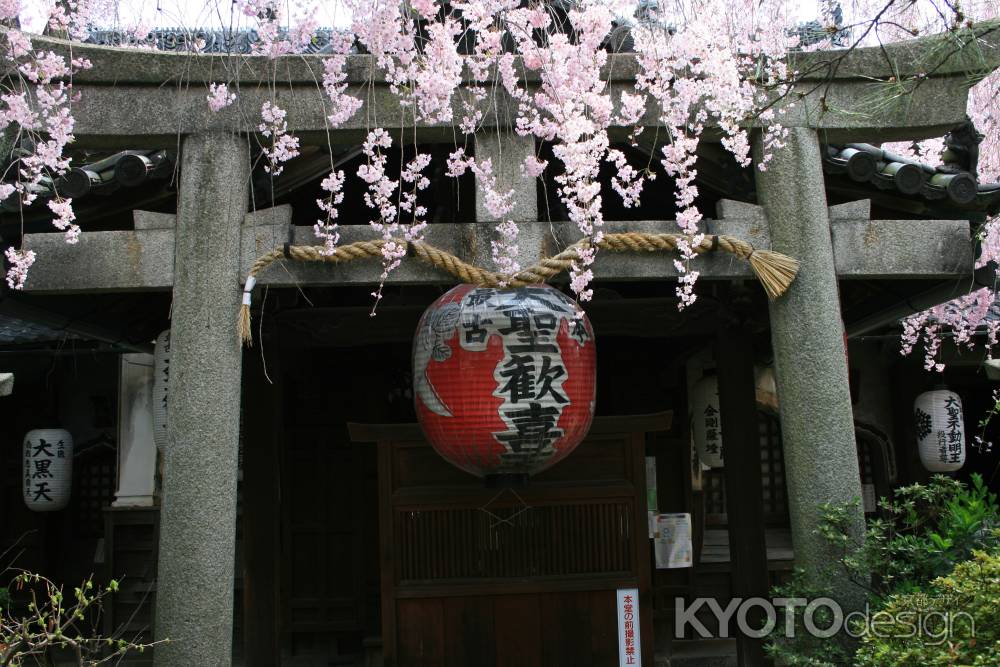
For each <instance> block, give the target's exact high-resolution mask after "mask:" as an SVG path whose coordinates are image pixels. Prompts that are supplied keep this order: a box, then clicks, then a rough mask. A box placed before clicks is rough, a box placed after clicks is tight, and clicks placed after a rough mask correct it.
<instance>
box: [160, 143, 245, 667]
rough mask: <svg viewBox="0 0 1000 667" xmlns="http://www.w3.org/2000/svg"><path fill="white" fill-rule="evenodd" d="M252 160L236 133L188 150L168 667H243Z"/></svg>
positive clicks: (164, 622) (168, 572)
mask: <svg viewBox="0 0 1000 667" xmlns="http://www.w3.org/2000/svg"><path fill="white" fill-rule="evenodd" d="M248 152H249V151H248V145H247V141H246V139H244V138H241V137H239V136H236V135H232V134H225V133H211V134H199V135H192V136H189V137H187V138H185V139H184V143H183V146H182V155H181V172H180V192H179V196H178V202H177V240H176V248H175V253H174V291H173V313H172V317H171V327H170V329H171V346H172V355H173V356H172V359H171V374H170V405H169V408H168V424H167V446H166V452H165V454H166V465H165V473H164V482H163V504H162V508H161V511H160V549H159V567H158V572H157V593H156V638H157V639H167V638H169V639H170V644H168V645H166V646H162V647H157V648H156V653H155V656H156V658H155V664H156V665H157V666H158V667H160V666H162V667H167V666H170V667H173V666H175V665H199V666H204V667H219V666H222V665H230V664H231V662H232V644H233V637H232V632H233V568H234V550H235V542H236V472H237V450H238V442H239V422H240V419H239V415H240V373H241V363H242V351H241V349H240V343H239V340H238V337H237V334H236V315H237V312H238V308H239V305H240V293H239V278H238V272H239V259H240V228H241V225H242V223H243V217H244V216H245V215H246V212H247V198H248V184H249V178H250V167H249V155H248Z"/></svg>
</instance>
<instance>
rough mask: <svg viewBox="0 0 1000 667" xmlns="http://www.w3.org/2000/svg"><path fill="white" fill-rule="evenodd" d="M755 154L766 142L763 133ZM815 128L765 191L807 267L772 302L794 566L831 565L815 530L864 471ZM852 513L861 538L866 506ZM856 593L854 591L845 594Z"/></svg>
mask: <svg viewBox="0 0 1000 667" xmlns="http://www.w3.org/2000/svg"><path fill="white" fill-rule="evenodd" d="M755 149H756V158H757V161H758V163H759V160H760V158H761V144H760V140H759V138H758V140H757V142H756V146H755ZM820 159H821V156H820V145H819V140H818V138H817V136H816V132H815V131H813V130H811V129H808V128H789V130H788V138H787V140H786V142H785V146H784V147H782V148H779V149H776V150H775V151H774V152H773V155H772V158H771V160H770V162H769V163H768V165H767V170H766V171H764V172H757V174H756V179H757V193H758V198H759V200H760V203H761V205H762V206H763V207H764V212H765V214H766V216H767V221H768V226H769V228H770V233H771V247H772V248H773V249H774V250H776V251H778V252H783V253H785V254H787V255H790V256H792V257H795V258H796V259H798V260H799V262H800V263H801V267H800V269H799V274H798V276H797V277H796V279H795V282H793V283H792V285H791V287H790V288H789V290H788V292H786V293H785V295H784V296H782V297H781V298H780V299H777V300H776V301H774V302H773V303H772V304H771V312H770V315H771V343H772V346H773V348H774V363H775V374H776V376H777V386H778V397H779V401H780V414H781V436H782V443H783V448H784V455H785V478H786V481H787V483H788V509H789V514H790V516H791V525H792V541H793V543H794V547H795V561H796V565H798V566H800V567H803V568H805V569H806V570H807V571H815V570H816V569H818V568H820V567H822V566H826V565H829V564H831V563H832V562H833V559H834V554H833V552H832V550H831V549H830V547H829V546H828V545H827V544H826V542H825V541H824V540H823V538H822V537H820V536H818V535H815V534H813V531H814V530H815V529H816V527H817V525H818V519H819V516H820V512H819V505H820V503H837V504H839V503H843V502H847V501H852V500H855V499H860V497H861V477H860V474H859V472H858V456H857V449H856V444H855V439H854V416H853V412H852V409H851V395H850V387H849V385H848V372H847V355H846V352H845V347H844V337H843V335H844V323H843V320H842V318H841V314H840V298H839V293H838V288H837V274H836V271H835V269H834V255H833V243H832V239H831V230H830V215H829V210H828V208H827V203H826V191H825V189H824V183H823V171H822V165H821V162H820ZM862 512H863V510H862V509H861V508H860V507H859V508H858V510H857V513H856V516H855V517H854V520H853V521H852V527H853V529H854V531H856V532H855V535H856V536H857V537H858V538H859V539H860V537H861V535H862V533H863V530H864V514H863V513H862ZM852 598H853V596H852V595H851V594H850V593H848V594H847V599H846V600H843V601H844V602H848V603H849V602H850V600H851V599H852Z"/></svg>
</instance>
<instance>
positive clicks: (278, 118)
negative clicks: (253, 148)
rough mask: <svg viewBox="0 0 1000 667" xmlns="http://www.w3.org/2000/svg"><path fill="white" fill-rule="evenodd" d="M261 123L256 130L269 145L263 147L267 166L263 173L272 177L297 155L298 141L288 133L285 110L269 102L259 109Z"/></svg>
mask: <svg viewBox="0 0 1000 667" xmlns="http://www.w3.org/2000/svg"><path fill="white" fill-rule="evenodd" d="M260 117H261V121H262V122H261V123H260V124H259V125H258V126H257V130H258V131H260V133H261V135H263V136H264V138H265V139H268V140H269V141H270V145H268V146H265V149H264V154H265V156H266V157H267V166H265V167H264V171H266V172H267V173H269V174H271V175H272V176H277V175H279V174H280V173H281V172H282V171H284V169H285V167H284V163H285V162H288V161H289V160H291V159H292V158H293V157H295V156H296V155H298V154H299V139H298V137H294V136H292V135H291V134H289V133H288V121H286V120H285V110H284V109H282V108H281V107H279V106H278V105H277V104H274V103H273V102H271V101H267V102H264V104H263V105H262V106H261V108H260Z"/></svg>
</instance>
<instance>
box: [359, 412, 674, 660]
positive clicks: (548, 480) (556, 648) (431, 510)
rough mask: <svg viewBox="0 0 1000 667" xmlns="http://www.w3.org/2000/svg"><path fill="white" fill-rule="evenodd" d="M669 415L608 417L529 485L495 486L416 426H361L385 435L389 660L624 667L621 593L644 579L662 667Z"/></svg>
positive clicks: (645, 631)
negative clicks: (658, 454)
mask: <svg viewBox="0 0 1000 667" xmlns="http://www.w3.org/2000/svg"><path fill="white" fill-rule="evenodd" d="M668 427H669V417H668V416H667V415H657V416H648V417H635V418H622V417H614V418H605V419H598V420H595V424H594V427H593V428H592V430H591V433H590V435H589V436H588V438H587V439H586V440H585V441H584V442H583V443H582V444H581V445H580V446H579V448H578V449H577V451H575V452H574V453H573V454H572V455H570V456H569V457H568V458H567V459H566V460H564V461H562V462H561V463H559V464H557V465H556V466H554V467H553V468H552V469H550V470H548V471H546V472H544V473H542V474H540V475H538V476H537V477H535V478H533V479H532V480H531V482H530V484H529V485H528V486H527V487H524V488H519V489H513V490H512V489H506V490H498V489H490V488H486V487H484V485H483V482H482V481H481V480H479V479H477V478H475V477H472V476H470V475H468V474H466V473H464V472H462V471H460V470H458V469H457V468H454V467H453V466H452V465H451V464H449V463H447V462H446V461H444V460H443V459H442V458H441V457H440V456H438V455H437V454H436V453H435V452H434V450H433V449H432V448H431V447H430V445H429V444H427V442H426V441H424V440H423V439H422V437H421V436H420V433H419V430H418V429H416V428H415V427H413V426H387V427H365V426H358V425H355V426H352V436H353V437H354V438H355V439H358V440H377V441H378V442H379V445H378V447H379V453H378V456H379V463H378V467H379V470H378V475H379V534H380V552H381V553H380V561H381V562H380V565H381V578H382V584H381V585H382V628H383V646H384V650H385V664H386V666H387V667H389V666H397V667H418V666H422V665H427V666H431V665H433V666H434V667H438V666H441V665H444V666H448V665H455V666H456V667H458V666H466V665H477V666H482V667H492V666H496V667H508V666H510V667H515V666H516V667H531V666H532V665H543V664H544V665H546V666H554V667H560V666H563V665H565V666H566V667H591V666H592V667H611V666H613V665H617V664H618V648H617V638H618V635H617V633H618V627H617V617H616V615H615V602H616V590H617V589H618V588H638V589H639V592H640V593H639V596H640V621H641V632H642V636H643V642H642V647H643V658H644V660H645V661H646V664H648V665H651V664H652V633H651V628H652V624H651V620H652V619H651V612H652V610H651V594H650V558H649V543H648V535H647V524H646V503H645V472H644V450H645V440H646V433H647V432H650V431H654V430H666V429H667V428H668Z"/></svg>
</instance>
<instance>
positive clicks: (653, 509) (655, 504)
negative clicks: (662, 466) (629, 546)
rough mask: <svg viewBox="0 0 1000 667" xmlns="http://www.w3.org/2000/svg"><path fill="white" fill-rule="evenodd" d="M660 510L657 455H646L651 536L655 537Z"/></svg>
mask: <svg viewBox="0 0 1000 667" xmlns="http://www.w3.org/2000/svg"><path fill="white" fill-rule="evenodd" d="M659 511H660V508H659V501H658V499H657V492H656V457H655V456H647V457H646V517H647V519H648V520H647V523H648V524H649V537H650V538H653V537H655V535H654V533H655V532H656V515H657V513H658V512H659Z"/></svg>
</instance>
